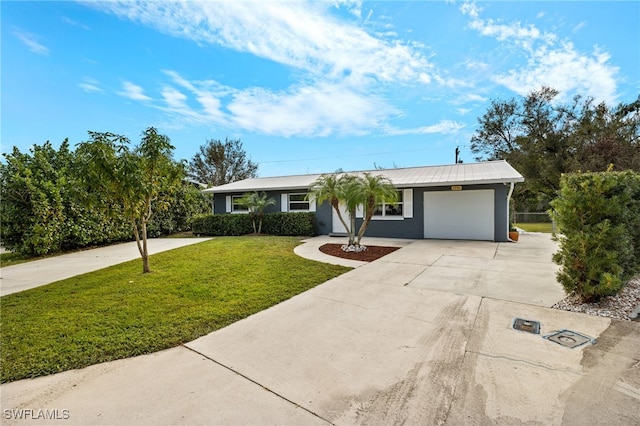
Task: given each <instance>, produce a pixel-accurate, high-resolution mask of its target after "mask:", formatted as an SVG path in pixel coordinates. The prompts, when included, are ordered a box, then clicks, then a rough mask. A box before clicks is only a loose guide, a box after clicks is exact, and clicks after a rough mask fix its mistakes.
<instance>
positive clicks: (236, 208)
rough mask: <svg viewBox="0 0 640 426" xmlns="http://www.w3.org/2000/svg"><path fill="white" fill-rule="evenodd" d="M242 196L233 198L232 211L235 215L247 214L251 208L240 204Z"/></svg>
mask: <svg viewBox="0 0 640 426" xmlns="http://www.w3.org/2000/svg"><path fill="white" fill-rule="evenodd" d="M242 197H243V196H242V195H234V196H232V197H231V206H232V207H231V211H232V212H234V213H247V212H248V211H249V208H248V207H246V206H243V205H242V204H240V199H241V198H242Z"/></svg>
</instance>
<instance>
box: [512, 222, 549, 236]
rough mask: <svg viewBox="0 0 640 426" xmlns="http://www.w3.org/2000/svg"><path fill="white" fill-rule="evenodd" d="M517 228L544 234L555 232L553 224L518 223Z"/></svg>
mask: <svg viewBox="0 0 640 426" xmlns="http://www.w3.org/2000/svg"><path fill="white" fill-rule="evenodd" d="M516 226H517V227H518V228H520V229H523V230H525V231H527V232H544V233H547V234H551V233H552V232H553V224H552V223H551V222H546V223H516Z"/></svg>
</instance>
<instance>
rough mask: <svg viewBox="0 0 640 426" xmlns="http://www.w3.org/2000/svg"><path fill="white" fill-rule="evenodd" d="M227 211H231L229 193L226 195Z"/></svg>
mask: <svg viewBox="0 0 640 426" xmlns="http://www.w3.org/2000/svg"><path fill="white" fill-rule="evenodd" d="M226 211H227V213H231V195H227V210H226Z"/></svg>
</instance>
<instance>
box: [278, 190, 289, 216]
mask: <svg viewBox="0 0 640 426" xmlns="http://www.w3.org/2000/svg"><path fill="white" fill-rule="evenodd" d="M280 211H281V212H286V211H289V195H288V194H280Z"/></svg>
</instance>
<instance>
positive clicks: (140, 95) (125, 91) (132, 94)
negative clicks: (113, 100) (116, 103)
mask: <svg viewBox="0 0 640 426" xmlns="http://www.w3.org/2000/svg"><path fill="white" fill-rule="evenodd" d="M118 94H119V95H120V96H123V97H125V98H128V99H131V100H134V101H142V102H146V101H150V100H151V98H150V97H149V96H147V95H145V94H144V89H143V88H142V87H140V86H138V85H136V84H133V83H131V82H130V81H125V82H123V83H122V91H120V92H118Z"/></svg>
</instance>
